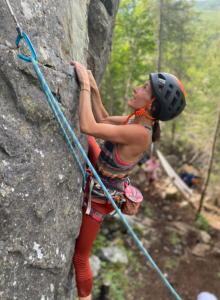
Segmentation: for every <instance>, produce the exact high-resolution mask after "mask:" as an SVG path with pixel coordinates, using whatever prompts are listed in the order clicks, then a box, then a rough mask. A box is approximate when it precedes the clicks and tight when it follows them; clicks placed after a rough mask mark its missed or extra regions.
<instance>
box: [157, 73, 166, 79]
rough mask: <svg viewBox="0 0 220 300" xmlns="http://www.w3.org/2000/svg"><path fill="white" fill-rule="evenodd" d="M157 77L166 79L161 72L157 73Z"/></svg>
mask: <svg viewBox="0 0 220 300" xmlns="http://www.w3.org/2000/svg"><path fill="white" fill-rule="evenodd" d="M158 78H161V79H163V80H166V78H165V77H164V76H163V75H162V74H161V73H159V74H158Z"/></svg>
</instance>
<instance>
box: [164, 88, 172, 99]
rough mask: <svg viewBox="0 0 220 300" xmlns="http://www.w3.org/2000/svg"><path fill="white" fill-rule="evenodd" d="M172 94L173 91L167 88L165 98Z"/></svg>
mask: <svg viewBox="0 0 220 300" xmlns="http://www.w3.org/2000/svg"><path fill="white" fill-rule="evenodd" d="M170 95H171V91H169V90H167V92H166V95H165V99H166V100H168V99H169V97H170Z"/></svg>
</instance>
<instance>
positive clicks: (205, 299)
mask: <svg viewBox="0 0 220 300" xmlns="http://www.w3.org/2000/svg"><path fill="white" fill-rule="evenodd" d="M197 300H218V299H217V298H216V297H215V295H213V294H210V293H208V292H202V293H201V294H199V295H198V297H197Z"/></svg>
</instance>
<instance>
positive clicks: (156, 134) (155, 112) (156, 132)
mask: <svg viewBox="0 0 220 300" xmlns="http://www.w3.org/2000/svg"><path fill="white" fill-rule="evenodd" d="M160 110H161V107H160V103H159V102H158V101H157V99H156V100H154V102H153V103H152V106H151V114H152V117H153V118H155V119H156V120H154V123H153V133H152V142H159V140H160V124H159V119H157V118H158V116H159V114H160Z"/></svg>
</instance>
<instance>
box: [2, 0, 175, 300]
mask: <svg viewBox="0 0 220 300" xmlns="http://www.w3.org/2000/svg"><path fill="white" fill-rule="evenodd" d="M5 1H6V4H7V5H8V8H9V10H10V13H11V15H12V16H13V17H14V20H15V23H16V21H17V20H16V18H15V16H14V14H13V11H12V9H11V6H10V4H9V2H8V0H5ZM17 24H18V23H16V25H17ZM17 26H18V25H17ZM16 28H17V27H16ZM20 33H21V31H20ZM22 37H24V38H25V40H26V42H27V44H28V46H29V48H30V50H31V53H32V55H33V56H30V58H27V57H24V56H23V55H21V54H19V57H20V58H21V59H22V60H24V61H26V62H32V64H33V67H34V70H35V72H36V74H37V77H38V79H39V81H40V84H41V87H42V89H43V91H44V93H45V95H46V99H47V102H48V103H49V105H50V107H51V109H52V111H53V113H54V116H55V118H56V120H57V122H58V124H59V126H60V128H61V130H62V132H63V134H64V136H65V138H66V140H67V143H68V145H69V147H70V149H71V151H72V153H73V155H74V157H75V159H76V161H77V163H78V165H79V167H80V170H81V172H82V174H83V182H84V186H85V182H86V177H85V172H84V170H83V168H82V166H81V164H80V161H79V159H78V157H77V155H76V153H75V151H74V149H73V146H72V144H71V142H70V140H69V137H68V135H67V133H66V131H65V129H64V127H63V124H64V125H65V127H66V129H67V130H68V132H69V134H70V136H71V137H72V139H73V141H74V142H75V144H76V145H77V147H78V149H79V150H80V152H81V154H82V156H83V157H84V159H85V161H86V163H87V164H88V166H89V168H90V169H91V170H92V173H93V175H94V176H95V178H96V179H97V181H98V183H99V184H100V186H101V187H102V189H103V190H104V192H105V194H106V195H107V197H108V199H109V200H110V201H111V203H112V205H113V207H114V209H115V210H116V211H117V213H118V214H119V216H120V218H121V219H122V221H123V222H124V224H125V226H126V228H127V229H128V231H129V232H130V234H131V236H132V237H133V239H134V240H135V242H136V244H137V245H138V247H139V248H140V249H141V250H142V251H143V253H144V254H145V256H146V257H147V259H148V260H149V262H150V264H151V265H152V267H153V268H154V269H155V271H156V272H157V274H158V275H159V276H160V278H161V279H162V281H163V282H164V284H165V285H166V287H167V288H168V289H169V291H170V292H171V294H172V295H173V296H174V297H175V298H176V299H177V300H181V298H180V297H179V296H178V294H177V293H176V292H175V290H174V289H173V288H172V286H171V285H170V284H169V282H168V281H167V279H166V278H165V277H164V275H163V274H162V272H161V271H160V269H159V268H158V267H157V265H156V264H155V262H154V261H153V259H152V258H151V256H150V255H149V254H148V252H147V250H146V249H145V248H144V247H143V245H142V244H141V242H140V241H139V239H138V237H137V236H136V234H135V233H134V231H133V230H132V229H131V227H130V226H129V224H128V223H127V221H126V220H125V219H124V217H123V215H122V213H121V211H120V210H119V209H118V207H117V205H116V204H115V202H114V200H113V199H112V198H111V196H110V194H109V192H108V190H107V189H106V187H105V186H104V184H103V183H102V181H101V179H100V178H99V176H98V174H97V173H96V171H95V169H94V168H93V166H92V164H91V162H90V160H89V159H88V157H87V155H86V153H85V151H84V150H83V148H82V146H81V145H80V143H79V141H78V139H77V138H76V136H75V134H74V132H73V130H72V129H71V127H70V125H69V124H68V122H67V120H66V118H65V116H64V115H63V113H62V111H61V109H60V107H59V105H58V104H57V102H56V100H55V99H54V97H53V94H52V93H51V91H50V89H49V87H48V85H47V83H46V81H45V79H44V77H43V75H42V74H41V72H40V69H39V67H38V65H37V63H36V59H37V55H36V52H35V50H34V47H33V46H32V44H31V41H30V40H29V38H28V36H27V35H25V34H24V33H21V34H18V37H17V40H16V44H17V46H18V47H19V42H20V40H21V38H22ZM60 118H61V120H62V122H63V124H62V123H61V120H60Z"/></svg>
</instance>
